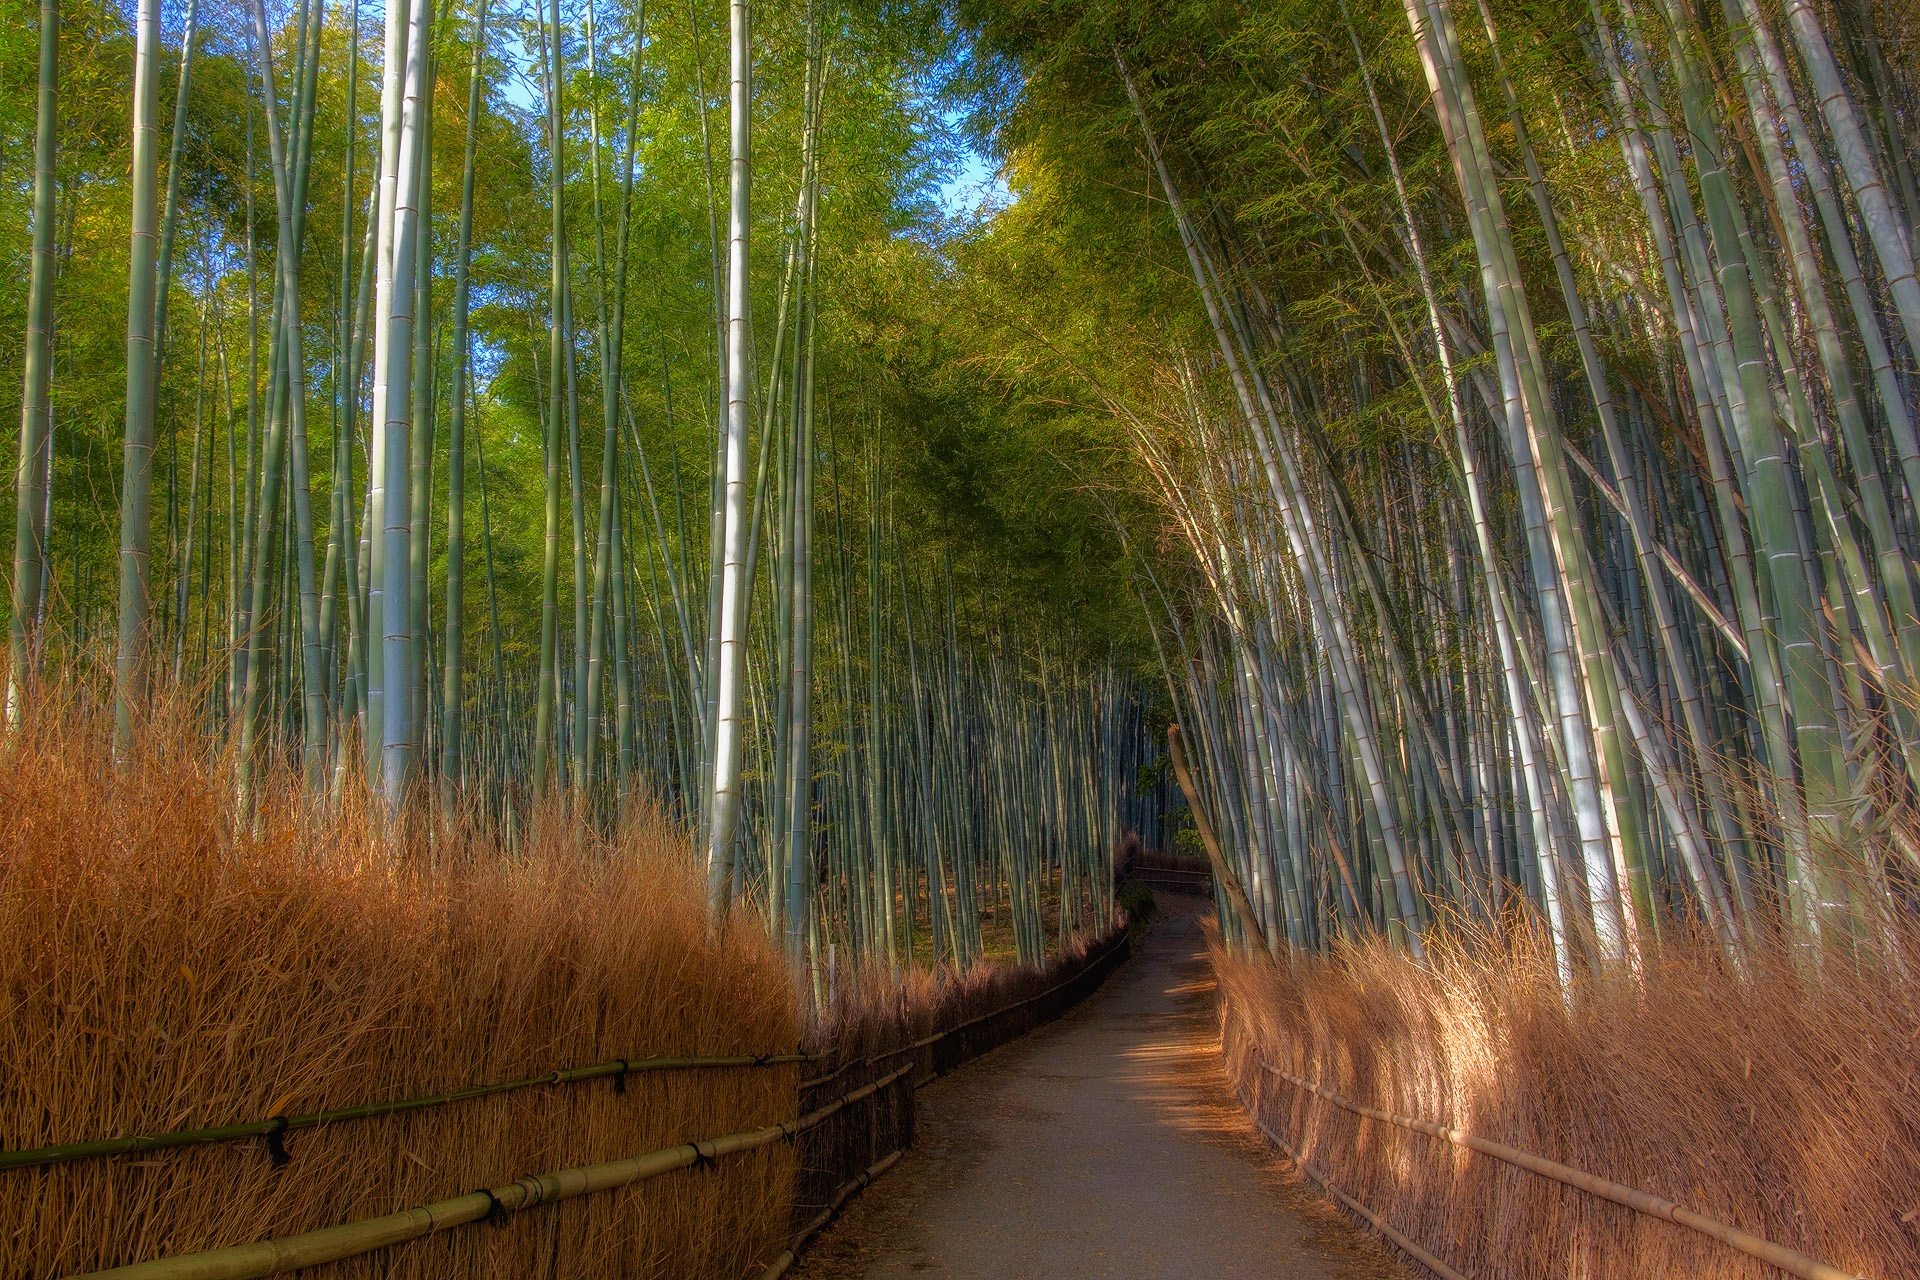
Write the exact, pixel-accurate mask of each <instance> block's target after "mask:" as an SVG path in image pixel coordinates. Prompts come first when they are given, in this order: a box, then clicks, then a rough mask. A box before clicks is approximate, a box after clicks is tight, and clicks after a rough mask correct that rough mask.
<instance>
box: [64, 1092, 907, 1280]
mask: <svg viewBox="0 0 1920 1280" xmlns="http://www.w3.org/2000/svg"><path fill="white" fill-rule="evenodd" d="M911 1070H913V1068H912V1066H911V1064H909V1065H908V1066H904V1067H901V1068H899V1069H898V1070H896V1071H893V1072H891V1073H889V1074H887V1075H885V1076H882V1077H881V1078H880V1079H878V1080H874V1081H872V1082H870V1083H868V1084H863V1085H861V1086H860V1087H859V1088H857V1089H851V1090H848V1091H847V1092H846V1093H844V1094H841V1095H840V1096H839V1097H838V1098H835V1099H834V1100H833V1101H832V1102H830V1103H828V1104H826V1105H825V1106H823V1107H818V1108H816V1109H815V1110H813V1111H811V1112H808V1113H807V1114H806V1115H804V1116H801V1117H799V1118H798V1119H794V1120H788V1121H784V1122H783V1123H780V1124H770V1125H765V1126H763V1127H761V1128H758V1129H749V1130H746V1131H745V1132H742V1133H729V1134H726V1135H724V1136H722V1137H718V1138H708V1139H706V1140H704V1141H700V1142H688V1143H682V1144H681V1145H679V1146H677V1147H665V1148H662V1149H661V1150H658V1151H649V1152H647V1153H646V1154H645V1155H639V1156H633V1157H630V1158H628V1159H625V1160H611V1161H607V1162H606V1163H603V1164H590V1165H582V1166H579V1167H577V1168H572V1169H558V1170H555V1171H553V1172H550V1173H541V1174H535V1175H533V1176H531V1177H526V1178H520V1179H518V1180H517V1181H514V1182H510V1183H506V1184H504V1185H502V1186H498V1187H490V1188H488V1189H487V1190H485V1191H471V1192H468V1193H467V1194H466V1195H463V1196H454V1197H452V1198H451V1199H447V1200H437V1201H435V1202H434V1203H432V1204H428V1205H422V1206H420V1207H418V1208H415V1209H404V1210H402V1211H400V1212H399V1213H390V1214H387V1215H386V1216H384V1217H380V1218H368V1219H365V1220H363V1221H360V1222H348V1223H342V1224H341V1225H339V1226H333V1227H321V1228H320V1229H318V1230H315V1231H303V1232H301V1233H300V1234H298V1235H291V1236H281V1237H279V1238H277V1239H273V1240H261V1241H258V1242H256V1243H254V1244H242V1245H233V1246H231V1247H229V1248H225V1249H210V1250H208V1251H206V1252H204V1253H189V1254H182V1255H180V1256H178V1257H173V1258H159V1259H156V1260H154V1261H151V1262H136V1263H134V1264H133V1265H131V1266H125V1267H115V1268H113V1269H112V1270H109V1271H96V1272H90V1273H88V1276H86V1277H83V1278H82V1280H255V1278H256V1277H262V1276H271V1275H279V1274H280V1273H282V1272H286V1271H295V1270H298V1269H300V1268H302V1267H314V1266H320V1265H321V1264H323V1263H328V1262H338V1261H340V1260H342V1259H344V1258H352V1257H357V1256H359V1255H361V1254H365V1253H372V1252H374V1251H375V1250H377V1249H384V1248H388V1247H389V1246H392V1245H396V1244H404V1243H406V1242H407V1241H409V1240H418V1239H420V1238H422V1237H423V1236H429V1235H433V1234H435V1233H437V1232H440V1231H447V1230H450V1229H452V1228H454V1227H461V1226H467V1225H470V1224H472V1223H475V1222H480V1221H483V1220H485V1219H487V1218H489V1217H492V1216H494V1215H496V1214H504V1213H518V1212H521V1211H522V1210H526V1209H531V1208H533V1207H535V1206H536V1205H542V1204H554V1203H557V1202H558V1201H561V1200H571V1199H575V1198H576V1197H579V1196H587V1195H593V1194H595V1193H597V1192H601V1191H612V1190H615V1189H617V1188H620V1187H625V1186H631V1185H632V1184H633V1183H636V1182H645V1181H646V1180H648V1179H650V1178H657V1177H659V1176H660V1175H661V1174H664V1173H671V1172H673V1171H674V1170H676V1169H685V1168H688V1167H689V1166H692V1165H695V1164H700V1163H703V1162H708V1161H715V1160H719V1159H720V1158H721V1157H723V1156H730V1155H736V1154H739V1153H740V1152H744V1151H753V1150H755V1149H757V1148H759V1147H764V1146H766V1145H767V1144H768V1143H771V1142H776V1141H779V1140H781V1139H784V1138H791V1137H793V1136H794V1135H796V1134H799V1133H803V1132H805V1131H806V1130H808V1129H810V1128H812V1127H813V1126H815V1125H817V1124H819V1123H821V1122H822V1121H824V1120H826V1119H827V1117H829V1116H831V1115H833V1114H834V1113H836V1112H838V1111H840V1110H841V1109H842V1108H844V1107H847V1106H849V1105H851V1104H852V1103H855V1102H858V1101H860V1100H861V1099H862V1098H865V1097H868V1096H870V1095H872V1094H874V1093H877V1092H879V1091H880V1090H881V1089H884V1088H886V1087H887V1086H888V1085H890V1084H893V1083H894V1082H895V1081H898V1080H900V1079H902V1078H904V1077H905V1076H906V1075H907V1073H908V1072H909V1071H911Z"/></svg>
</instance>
